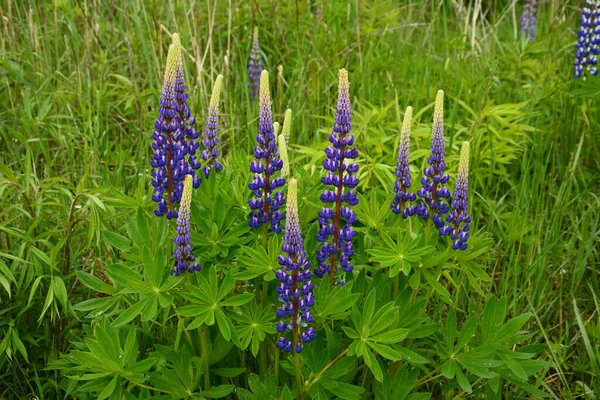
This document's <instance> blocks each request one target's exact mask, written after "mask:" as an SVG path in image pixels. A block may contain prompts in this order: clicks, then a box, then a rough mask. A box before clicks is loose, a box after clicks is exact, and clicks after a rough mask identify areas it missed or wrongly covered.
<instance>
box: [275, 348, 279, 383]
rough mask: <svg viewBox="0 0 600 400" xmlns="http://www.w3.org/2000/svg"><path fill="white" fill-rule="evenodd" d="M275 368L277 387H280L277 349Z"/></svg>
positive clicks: (277, 351)
mask: <svg viewBox="0 0 600 400" xmlns="http://www.w3.org/2000/svg"><path fill="white" fill-rule="evenodd" d="M274 363H275V365H274V368H275V385H277V387H279V349H278V348H277V347H275V360H274Z"/></svg>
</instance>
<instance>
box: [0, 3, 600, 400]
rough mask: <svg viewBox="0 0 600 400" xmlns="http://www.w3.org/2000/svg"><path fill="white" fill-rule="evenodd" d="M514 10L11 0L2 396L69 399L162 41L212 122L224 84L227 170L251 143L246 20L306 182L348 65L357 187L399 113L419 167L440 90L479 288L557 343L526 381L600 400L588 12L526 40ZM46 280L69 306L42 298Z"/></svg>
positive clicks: (388, 161) (153, 94) (136, 171)
mask: <svg viewBox="0 0 600 400" xmlns="http://www.w3.org/2000/svg"><path fill="white" fill-rule="evenodd" d="M515 3H516V4H515ZM521 3H522V2H520V1H519V2H511V1H500V0H488V1H485V0H484V1H481V0H473V1H462V0H453V1H437V0H434V1H429V0H427V1H425V0H424V1H408V2H406V1H392V0H377V1H366V0H356V1H350V2H346V1H318V0H316V1H310V2H309V1H304V0H296V1H289V2H278V1H233V0H229V1H226V0H219V1H213V0H206V1H191V0H177V1H173V2H167V1H155V0H150V1H141V0H133V1H123V2H119V1H101V0H54V1H39V2H38V1H15V0H0V177H1V178H0V179H2V181H0V198H1V201H0V267H3V268H0V279H1V280H0V283H1V284H2V285H3V286H4V287H5V288H8V290H6V291H4V290H5V289H1V288H0V343H3V339H6V340H5V342H7V343H8V344H7V345H6V346H4V347H3V346H2V345H0V382H1V383H0V398H3V397H6V398H25V397H29V398H34V397H35V398H58V397H54V396H57V395H55V394H54V393H60V389H57V387H58V386H57V385H58V384H59V381H60V377H59V374H58V372H57V371H56V370H52V369H47V368H46V366H47V365H48V364H49V363H51V362H52V361H53V360H56V359H57V358H58V357H59V355H60V353H65V352H68V351H69V349H70V348H71V346H72V344H71V342H72V341H74V340H77V338H78V337H79V336H80V335H81V332H83V330H84V325H85V321H84V320H83V319H81V320H77V319H76V318H73V317H72V316H70V315H68V314H66V313H65V312H63V311H62V307H61V306H60V305H61V304H62V305H66V304H67V303H73V304H74V303H77V302H78V301H80V300H82V299H85V298H88V297H89V291H87V290H85V289H83V288H82V286H81V285H80V284H79V283H78V281H77V276H76V275H75V271H76V270H82V269H84V270H86V271H102V268H103V266H104V264H105V261H106V258H107V256H108V250H107V245H106V241H105V238H104V236H103V233H102V232H103V230H107V229H108V230H117V231H118V230H119V228H120V227H119V225H118V224H119V218H118V217H119V216H118V215H117V216H115V215H107V206H110V204H107V203H106V201H107V200H106V199H107V198H108V197H111V196H112V197H113V198H114V197H118V195H117V194H115V193H116V192H111V188H113V189H116V190H117V191H118V193H123V194H127V195H128V196H131V198H132V199H136V200H138V201H139V202H141V203H142V204H146V205H148V204H149V200H148V198H147V193H148V190H147V188H148V185H149V179H148V176H149V160H150V156H151V147H150V143H151V133H152V129H153V123H154V120H155V118H156V116H157V110H158V109H157V107H158V104H159V96H160V87H161V83H162V74H163V68H164V65H165V58H166V54H167V48H168V45H169V43H170V37H169V35H170V34H171V33H173V32H178V33H179V34H180V35H181V38H182V41H183V46H184V47H185V49H186V54H185V57H186V73H187V82H188V87H189V88H190V104H191V108H192V113H193V114H195V115H197V118H198V121H199V123H200V124H202V123H203V122H202V121H204V117H205V110H206V109H207V105H208V99H209V96H210V88H211V87H212V83H213V82H214V80H215V78H216V76H217V75H218V74H219V73H221V74H223V75H224V77H225V84H224V93H223V98H224V102H223V107H222V108H223V113H222V117H221V127H222V128H221V132H222V149H223V153H225V154H226V156H227V157H228V158H227V161H226V163H225V164H226V166H225V168H226V169H227V168H232V167H233V166H235V165H237V164H238V163H240V164H242V163H243V162H245V159H244V160H243V161H240V157H241V156H240V154H241V153H243V152H245V150H248V149H251V148H252V145H253V142H254V136H255V134H256V115H257V114H256V105H255V104H252V103H250V102H249V100H248V93H247V90H246V85H247V79H248V78H247V73H246V62H247V57H248V53H249V50H250V44H251V33H252V29H253V27H254V26H255V25H256V26H258V28H259V32H260V40H261V49H262V52H263V55H264V60H265V61H264V67H265V68H266V69H268V70H269V72H270V73H271V77H272V78H271V79H272V93H273V108H274V113H275V115H276V119H277V120H279V121H280V122H281V121H282V119H283V112H284V111H285V109H286V108H288V107H290V108H292V109H293V112H294V120H293V133H292V136H293V143H294V145H293V146H292V149H293V155H294V159H295V163H296V166H297V167H302V168H303V169H304V170H305V171H306V173H308V174H317V175H318V174H319V172H318V165H319V160H320V159H322V157H323V155H322V153H323V152H322V148H323V146H324V144H323V143H324V142H325V141H326V139H327V135H328V134H329V132H330V129H331V128H330V127H331V121H332V118H333V107H334V106H335V96H336V92H337V85H336V76H337V71H338V69H339V68H346V69H348V71H349V74H350V81H351V97H352V105H353V110H354V129H355V134H356V136H357V143H358V148H359V150H360V151H361V157H362V158H363V159H364V160H363V162H364V165H366V167H367V168H366V170H367V171H368V174H367V175H366V178H365V179H363V180H362V181H361V185H365V186H366V185H369V186H372V187H377V188H378V189H381V190H382V191H384V192H387V193H390V192H391V190H392V187H393V186H392V182H393V166H394V164H395V151H396V150H395V149H396V143H397V140H398V136H399V130H400V129H399V128H400V125H401V119H402V117H401V116H402V110H404V108H405V107H406V106H408V105H411V106H412V107H413V108H414V110H415V129H414V134H413V154H412V160H413V163H416V164H415V165H424V163H425V161H426V158H427V155H428V148H429V132H430V120H431V113H432V106H433V100H434V98H435V94H436V91H437V90H438V89H444V91H445V93H446V98H447V100H446V114H445V121H446V127H447V128H446V134H447V137H448V142H447V144H448V148H449V149H450V150H449V151H448V153H449V154H450V160H451V161H449V165H452V166H453V167H452V168H453V169H452V170H451V173H454V171H455V166H456V164H457V163H456V161H457V159H458V149H459V147H460V143H461V142H462V141H463V140H470V141H471V142H472V159H471V166H472V169H471V174H470V176H471V185H470V188H471V190H472V195H471V207H472V208H471V210H472V214H473V217H474V221H475V223H474V228H475V230H476V231H478V232H481V233H483V234H486V235H488V237H489V238H491V240H492V241H493V246H492V250H491V251H490V253H489V254H488V255H487V257H486V261H485V264H484V266H485V268H486V271H487V273H488V274H489V275H490V276H491V277H492V280H491V281H490V282H482V283H481V289H482V291H483V292H484V293H486V294H488V293H489V294H494V295H497V296H507V299H508V310H509V314H510V315H512V316H518V315H520V314H522V313H525V312H530V313H533V315H534V318H533V319H531V320H530V322H529V324H528V326H527V329H528V330H529V331H530V333H531V339H530V340H531V342H532V343H543V344H545V345H546V348H545V350H544V352H543V353H542V356H541V357H542V359H544V360H546V361H548V362H550V363H551V364H552V367H551V368H547V369H545V370H544V374H543V376H539V377H537V378H535V379H533V380H532V382H531V383H532V384H535V385H538V386H539V387H541V388H542V389H543V390H545V391H547V392H548V393H550V394H551V395H552V396H554V397H555V398H576V397H583V398H595V397H596V396H597V395H596V393H597V390H598V389H599V388H600V364H599V356H600V352H599V349H598V340H599V339H600V305H599V303H598V302H599V299H598V297H597V294H598V293H600V291H599V290H600V288H599V285H598V272H597V268H598V264H599V261H600V258H599V254H598V250H599V242H600V240H599V237H598V234H599V232H600V225H599V222H600V213H599V212H598V210H599V207H600V198H599V193H600V190H599V189H600V184H599V178H600V174H599V172H598V171H599V164H600V157H599V155H600V146H599V139H600V105H599V100H600V77H591V78H590V79H588V80H587V81H583V80H574V79H572V75H573V68H572V61H573V57H574V51H575V50H574V44H575V41H576V38H577V29H578V26H579V23H578V18H579V15H580V7H581V6H582V5H583V2H582V1H570V2H562V1H554V0H549V1H540V2H539V3H540V4H539V6H538V10H539V11H538V25H537V34H536V40H535V41H534V42H532V43H526V42H525V41H524V40H523V39H522V37H521V35H520V34H519V32H518V31H519V26H518V18H519V15H520V12H521V9H522V4H521ZM279 66H281V67H279ZM278 67H279V68H278ZM199 126H201V125H199ZM107 193H111V195H110V196H108V197H107ZM144 196H146V197H144ZM22 260H26V261H27V262H26V263H23V262H22ZM7 269H8V270H9V272H10V275H11V276H9V275H8V273H6V270H7ZM57 272H60V274H61V275H60V279H58V280H62V281H64V283H65V284H64V285H63V286H62V288H63V289H61V285H60V283H56V281H55V277H56V276H57V275H56V273H57ZM98 273H99V274H101V272H98ZM50 282H51V283H50ZM50 285H55V289H53V293H55V297H56V299H57V300H56V301H51V302H50V303H49V304H46V303H47V301H46V298H47V297H46V295H47V293H48V290H49V287H50ZM9 291H10V297H9V296H8V294H9ZM454 295H456V296H459V294H456V293H453V296H454ZM460 296H467V297H468V298H469V299H470V300H468V301H472V302H476V303H477V302H481V301H483V300H484V297H482V296H480V295H479V294H477V293H476V292H475V291H472V293H462V294H460ZM40 315H43V316H42V317H40ZM11 335H13V336H19V337H20V339H21V342H22V343H21V345H20V346H19V345H18V343H17V341H15V339H12V336H11ZM10 348H12V349H13V350H12V351H10V350H8V351H7V349H10ZM21 348H22V350H21ZM518 393H519V392H518V391H517V392H514V393H512V395H511V394H507V396H509V397H507V398H512V397H513V396H514V397H520V395H519V394H518ZM523 396H524V395H523ZM524 397H525V396H524Z"/></svg>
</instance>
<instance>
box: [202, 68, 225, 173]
mask: <svg viewBox="0 0 600 400" xmlns="http://www.w3.org/2000/svg"><path fill="white" fill-rule="evenodd" d="M222 86H223V75H219V76H217V79H216V80H215V84H214V86H213V90H212V95H211V97H210V105H209V106H208V116H207V117H206V128H205V129H204V139H203V140H202V143H203V144H204V147H205V148H204V150H202V159H203V160H204V163H205V165H204V167H202V172H204V176H205V177H207V178H208V174H210V171H211V169H213V168H214V169H215V171H217V172H219V171H221V170H222V169H223V164H221V163H220V162H219V161H218V160H217V158H218V157H219V149H218V147H217V146H218V144H219V99H220V97H221V90H222Z"/></svg>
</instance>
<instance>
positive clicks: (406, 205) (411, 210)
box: [390, 107, 417, 218]
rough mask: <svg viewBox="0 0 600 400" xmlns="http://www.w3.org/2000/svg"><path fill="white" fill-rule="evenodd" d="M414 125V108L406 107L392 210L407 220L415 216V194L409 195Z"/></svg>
mask: <svg viewBox="0 0 600 400" xmlns="http://www.w3.org/2000/svg"><path fill="white" fill-rule="evenodd" d="M411 123H412V107H406V112H405V113H404V121H403V123H402V132H401V134H400V144H399V145H398V162H397V163H396V184H395V185H394V192H395V193H396V195H395V196H394V200H393V201H392V204H391V205H390V208H391V209H392V211H393V212H394V213H395V214H402V218H407V217H409V216H412V215H414V214H415V211H416V210H415V207H414V206H412V205H410V202H413V201H415V200H416V198H417V196H416V195H415V194H414V193H409V191H408V190H409V189H410V186H411V183H410V180H411V175H410V162H409V153H410V125H411Z"/></svg>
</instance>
